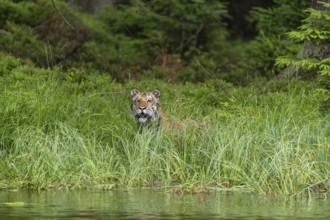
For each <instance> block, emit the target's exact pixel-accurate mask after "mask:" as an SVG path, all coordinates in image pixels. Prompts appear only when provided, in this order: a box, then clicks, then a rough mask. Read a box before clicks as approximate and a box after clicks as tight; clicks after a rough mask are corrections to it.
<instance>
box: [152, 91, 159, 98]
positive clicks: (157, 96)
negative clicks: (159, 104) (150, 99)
mask: <svg viewBox="0 0 330 220" xmlns="http://www.w3.org/2000/svg"><path fill="white" fill-rule="evenodd" d="M152 94H153V95H154V96H155V97H156V99H159V98H160V91H159V89H155V90H154V91H152Z"/></svg>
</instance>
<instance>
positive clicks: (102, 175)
mask: <svg viewBox="0 0 330 220" xmlns="http://www.w3.org/2000/svg"><path fill="white" fill-rule="evenodd" d="M2 62H9V61H2ZM1 65H3V63H2V64H1V63H0V66H1ZM9 66H10V65H9ZM3 72H5V74H2V76H1V78H0V89H1V96H0V114H1V117H0V124H1V126H0V188H2V189H9V188H11V189H20V188H25V189H35V190H41V189H81V188H95V187H96V188H101V189H114V188H127V187H151V188H164V189H174V190H179V191H180V190H182V191H198V190H200V189H245V190H251V191H254V192H258V193H264V194H290V195H296V194H305V193H311V192H325V191H326V189H327V187H329V176H330V165H329V164H330V163H329V148H330V145H329V143H330V140H329V137H330V125H329V114H328V115H325V114H323V115H321V114H320V113H319V99H320V97H319V96H318V93H317V92H316V89H317V88H316V87H315V86H314V85H313V84H312V83H306V82H299V81H297V82H290V83H287V82H272V83H268V84H266V85H263V86H249V87H246V88H229V87H228V88H227V89H226V91H225V90H221V89H219V87H218V86H217V84H216V83H214V82H207V83H204V84H198V85H192V84H185V85H168V84H166V83H164V82H161V81H152V80H149V81H143V82H127V83H126V84H117V83H114V82H112V81H111V79H109V78H108V77H105V76H100V75H90V76H88V77H87V78H86V79H84V81H78V82H77V81H75V80H73V79H72V78H66V77H63V76H66V75H65V74H67V73H66V72H63V71H61V70H58V69H57V70H56V69H55V70H41V69H36V68H34V67H29V66H21V65H16V66H15V65H14V66H12V67H10V68H9V67H8V65H7V67H3ZM132 87H137V88H140V89H141V90H143V89H153V88H156V87H157V88H159V89H160V90H161V93H162V94H161V103H162V106H163V109H164V111H165V112H166V114H167V116H168V117H169V118H170V120H172V121H176V120H178V119H179V118H184V119H186V121H187V122H186V123H185V124H184V125H183V126H182V127H180V128H177V129H173V130H165V129H160V130H159V131H152V130H151V131H150V130H145V131H143V132H142V133H137V127H136V124H135V121H134V119H133V118H132V117H131V116H130V110H129V105H130V95H129V91H130V88H132ZM190 120H195V121H196V122H197V124H198V126H195V127H193V126H191V125H190V123H189V121H190Z"/></svg>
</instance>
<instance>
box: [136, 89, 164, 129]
mask: <svg viewBox="0 0 330 220" xmlns="http://www.w3.org/2000/svg"><path fill="white" fill-rule="evenodd" d="M131 97H132V103H131V114H132V116H133V117H134V118H135V119H136V122H137V125H138V128H139V130H141V129H142V128H144V127H148V128H150V127H156V128H159V126H160V124H161V122H162V120H163V117H164V113H163V111H162V109H161V107H160V104H159V99H160V91H159V89H154V90H153V91H151V92H140V91H139V90H138V89H136V88H133V89H132V90H131Z"/></svg>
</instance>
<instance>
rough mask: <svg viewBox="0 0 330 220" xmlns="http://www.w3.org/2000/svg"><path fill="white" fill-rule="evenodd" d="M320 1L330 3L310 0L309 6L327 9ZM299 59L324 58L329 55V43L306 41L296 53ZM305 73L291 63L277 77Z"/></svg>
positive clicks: (291, 76)
mask: <svg viewBox="0 0 330 220" xmlns="http://www.w3.org/2000/svg"><path fill="white" fill-rule="evenodd" d="M320 2H325V3H330V0H312V1H311V8H313V9H315V10H318V11H325V10H329V8H326V7H324V6H323V5H322V4H320ZM297 57H298V58H300V59H306V58H315V59H319V60H322V59H325V58H329V57H330V44H324V45H317V44H315V43H313V42H310V41H306V42H305V43H304V44H303V46H302V48H301V49H300V51H299V53H298V55H297ZM304 75H305V73H304V72H303V71H302V70H300V69H297V68H296V67H295V66H293V65H289V66H288V67H287V68H285V69H284V70H282V71H281V72H280V74H279V75H278V77H279V78H290V79H291V78H295V77H303V76H304Z"/></svg>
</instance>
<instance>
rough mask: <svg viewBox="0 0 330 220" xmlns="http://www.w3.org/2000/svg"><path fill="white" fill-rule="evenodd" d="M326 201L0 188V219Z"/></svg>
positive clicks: (204, 213)
mask: <svg viewBox="0 0 330 220" xmlns="http://www.w3.org/2000/svg"><path fill="white" fill-rule="evenodd" d="M329 217H330V202H329V200H328V199H324V198H322V199H320V198H317V196H315V198H312V199H306V198H305V199H302V198H300V199H292V198H288V197H266V196H256V195H253V194H248V193H219V192H214V193H210V194H205V195H177V194H171V193H165V192H157V191H148V190H143V191H140V190H132V191H110V192H108V191H107V192H99V191H98V192H95V191H93V192H91V191H73V192H63V191H61V192H40V193H36V192H21V191H18V192H8V191H0V219H9V220H10V219H48V218H51V219H330V218H329Z"/></svg>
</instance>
